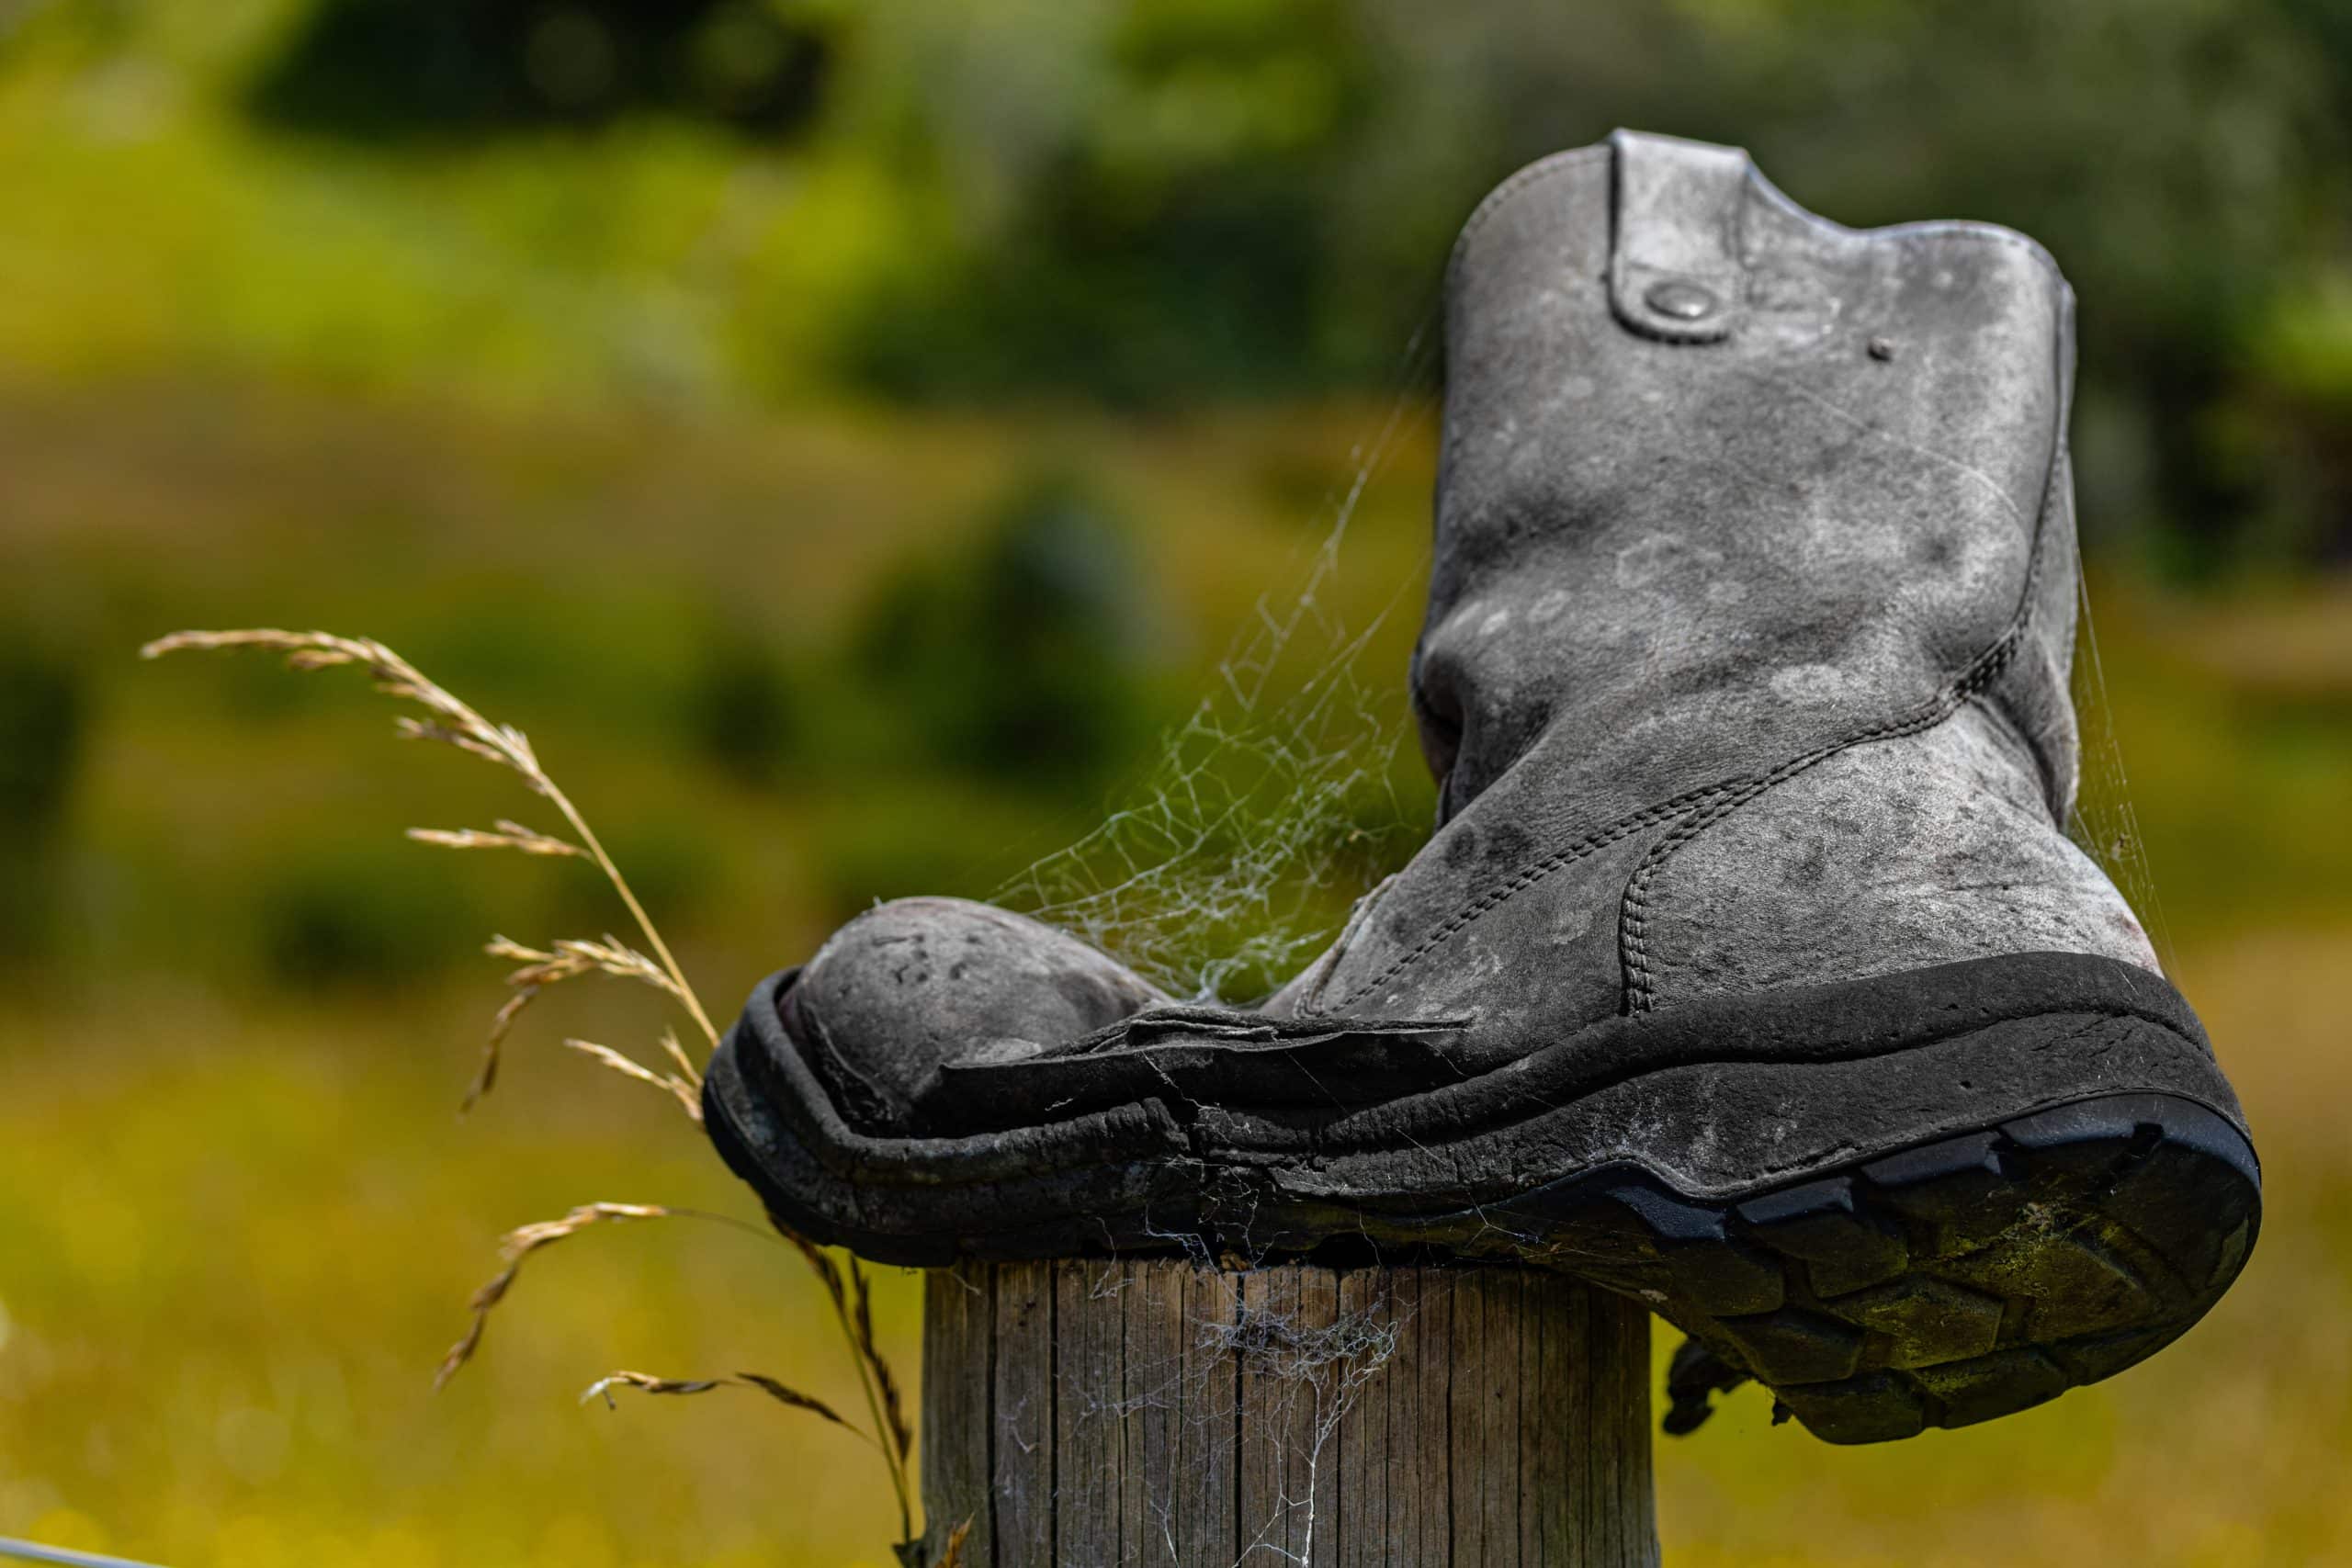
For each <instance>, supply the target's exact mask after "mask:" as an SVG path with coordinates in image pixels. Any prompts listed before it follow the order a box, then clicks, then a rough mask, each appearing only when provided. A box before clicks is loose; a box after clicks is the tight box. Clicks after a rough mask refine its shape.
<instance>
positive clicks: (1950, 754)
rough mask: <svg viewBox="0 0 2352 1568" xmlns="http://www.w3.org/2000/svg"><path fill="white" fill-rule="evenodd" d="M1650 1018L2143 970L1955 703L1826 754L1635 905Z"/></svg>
mask: <svg viewBox="0 0 2352 1568" xmlns="http://www.w3.org/2000/svg"><path fill="white" fill-rule="evenodd" d="M1648 942H1649V960H1650V963H1651V964H1652V967H1653V970H1654V972H1655V975H1656V982H1655V983H1656V987H1657V1005H1658V1006H1661V1007H1670V1006H1672V1005H1674V1003H1675V1002H1676V1001H1678V1000H1684V999H1688V998H1692V997H1698V996H1713V995H1720V994H1723V993H1726V992H1739V991H1749V990H1756V989H1760V988H1763V987H1776V986H1792V985H1810V984H1815V983H1820V982H1826V981H1831V980H1840V979H1858V978H1860V977H1862V976H1871V975H1884V974H1891V973H1894V972H1896V971H1899V970H1905V969H1916V968H1919V967H1922V966H1924V965H1927V964H1945V963H1953V962H1957V961H1959V960H1961V959H1965V958H1982V957H1988V956H1992V955H1995V954H1998V953H2028V952H2039V951H2048V952H2057V953H2097V954H2099V955H2101V956H2104V957H2109V958H2115V959H2119V960H2120V961H2122V962H2124V963H2128V964H2138V965H2139V966H2140V967H2142V968H2143V969H2147V970H2150V971H2152V972H2154V971H2156V970H2157V969H2158V964H2157V963H2156V957H2155V954H2154V952H2153V951H2152V950H2151V949H2150V948H2149V945H2148V940H2147V938H2146V936H2145V935H2144V934H2143V932H2142V931H2141V929H2140V924H2139V922H2138V921H2137V920H2136V919H2133V918H2132V914H2131V908H2130V907H2129V906H2127V905H2126V904H2125V903H2124V901H2123V899H2122V897H2121V896H2120V894H2118V893H2117V892H2116V891H2115V888H2114V886H2113V885H2112V884H2110V883H2109V881H2108V879H2107V877H2106V876H2105V874H2102V873H2101V872H2100V871H2099V869H2098V866H2096V865H2095V864H2093V863H2091V861H2090V859H2089V857H2088V856H2086V855H2085V854H2084V853H2083V852H2082V851H2081V850H2079V849H2077V848H2076V847H2075V845H2074V843H2073V842H2072V841H2071V840H2068V839H2067V838H2066V837H2065V836H2064V834H2062V833H2060V832H2058V831H2057V830H2056V829H2053V828H2052V825H2051V822H2050V815H2049V806H2048V802H2047V801H2046V799H2045V798H2044V797H2043V795H2042V794H2041V788H2040V785H2039V774H2038V773H2037V771H2036V769H2035V767H2034V764H2033V761H2032V758H2031V755H2030V753H2029V752H2028V751H2027V750H2026V749H2025V747H2024V746H2023V745H2022V744H2021V742H2020V741H2019V740H2018V739H2017V737H2016V735H2015V733H2014V732H2013V731H2012V730H2011V729H2010V728H2009V727H2008V726H2007V723H2005V722H2004V721H2003V720H2002V719H2000V718H1999V717H1997V716H1996V715H1995V714H1994V713H1993V712H1992V711H1991V710H1989V709H1988V708H1987V707H1986V706H1985V705H1983V704H1981V703H1971V704H1968V705H1964V706H1962V708H1961V709H1960V711H1959V712H1957V713H1956V714H1954V715H1953V716H1951V718H1949V719H1947V720H1945V721H1944V722H1943V723H1942V724H1940V725H1938V726H1937V727H1935V728H1932V729H1929V730H1928V731H1926V732H1925V733H1924V734H1920V735H1914V736H1906V737H1904V738H1902V739H1894V740H1884V741H1879V742H1875V743H1872V744H1870V745H1864V746H1856V747H1852V748H1850V749H1849V750H1843V751H1840V752H1838V753H1837V754H1836V755H1835V756H1832V757H1830V758H1828V759H1826V761H1821V762H1818V763H1816V764H1815V765H1814V766H1813V767H1811V768H1809V769H1807V770H1805V771H1804V772H1803V773H1799V774H1797V775H1796V776H1795V777H1794V778H1792V779H1790V780H1788V781H1787V782H1785V783H1783V784H1779V785H1777V786H1775V787H1774V788H1772V789H1770V790H1768V791H1766V792H1764V793H1763V794H1762V795H1758V797H1757V798H1755V799H1754V800H1751V801H1749V802H1747V804H1746V805H1744V806H1742V807H1739V808H1738V809H1736V811H1733V812H1731V813H1730V814H1728V815H1727V816H1725V817H1724V818H1721V819H1719V820H1717V821H1715V822H1714V823H1713V824H1712V825H1711V826H1709V827H1708V828H1707V829H1705V830H1704V831H1703V832H1702V833H1701V834H1700V835H1699V836H1698V837H1697V838H1696V839H1695V840H1693V841H1692V842H1691V843H1690V844H1689V845H1688V846H1686V847H1685V848H1683V849H1682V850H1681V851H1680V852H1679V853H1678V854H1677V855H1675V856H1674V857H1673V858H1672V859H1671V860H1670V861H1668V862H1667V863H1666V868H1665V870H1664V871H1663V872H1662V873H1661V874H1660V875H1659V877H1658V879H1657V882H1656V884H1655V885H1654V886H1653V888H1652V890H1651V903H1650V913H1649V920H1648Z"/></svg>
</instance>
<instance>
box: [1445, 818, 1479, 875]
mask: <svg viewBox="0 0 2352 1568" xmlns="http://www.w3.org/2000/svg"><path fill="white" fill-rule="evenodd" d="M1477 858H1478V830H1477V829H1475V828H1472V827H1469V826H1467V825H1466V824H1464V823H1459V822H1457V823H1455V824H1454V825H1453V829H1451V830H1450V831H1449V832H1448V834H1447V836H1446V843H1445V864H1446V869H1447V870H1449V871H1461V870H1463V869H1464V868H1466V867H1467V866H1468V865H1469V864H1470V863H1471V862H1473V861H1475V860H1476V859H1477Z"/></svg>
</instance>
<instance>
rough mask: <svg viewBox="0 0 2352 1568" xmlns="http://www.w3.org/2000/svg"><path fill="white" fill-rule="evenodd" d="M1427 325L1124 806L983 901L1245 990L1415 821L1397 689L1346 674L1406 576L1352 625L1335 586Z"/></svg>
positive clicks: (1334, 918) (1198, 985)
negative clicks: (1405, 780)
mask: <svg viewBox="0 0 2352 1568" xmlns="http://www.w3.org/2000/svg"><path fill="white" fill-rule="evenodd" d="M1427 335H1428V331H1427V324H1426V322H1425V323H1424V325H1423V327H1422V329H1421V330H1419V331H1417V332H1415V333H1413V335H1412V337H1411V339H1410V340H1408V345H1407V348H1406V352H1405V355H1404V362H1403V364H1402V365H1401V366H1400V367H1399V373H1398V382H1399V383H1400V389H1399V390H1397V393H1396V395H1395V397H1394V400H1393V401H1392V403H1391V406H1390V408H1389V410H1388V412H1387V415H1386V417H1385V421H1384V422H1383V423H1382V425H1381V426H1380V428H1379V430H1378V431H1377V432H1376V433H1375V434H1374V435H1373V436H1372V437H1371V438H1369V439H1368V440H1365V441H1361V442H1359V443H1358V444H1357V445H1356V446H1355V447H1354V448H1353V449H1352V450H1351V453H1350V457H1351V461H1352V462H1353V463H1354V465H1355V467H1354V473H1353V477H1352V478H1351V479H1350V481H1349V483H1348V484H1347V486H1346V487H1345V489H1344V490H1342V491H1339V492H1338V493H1337V494H1335V495H1334V496H1333V497H1332V498H1331V499H1330V500H1329V502H1326V504H1325V508H1324V510H1325V512H1326V513H1328V514H1329V525H1328V526H1327V527H1326V528H1325V530H1324V531H1323V534H1322V536H1321V540H1320V542H1319V543H1318V544H1317V546H1316V547H1314V549H1313V551H1312V552H1311V554H1310V555H1309V556H1308V558H1307V559H1306V561H1305V563H1304V568H1303V571H1302V572H1301V576H1300V581H1298V582H1297V585H1296V587H1295V589H1294V590H1293V591H1292V592H1287V593H1282V594H1277V593H1273V592H1269V593H1267V594H1264V595H1261V597H1260V598H1259V600H1258V601H1257V604H1256V605H1255V607H1254V610H1253V611H1252V613H1251V615H1250V617H1249V618H1248V619H1247V620H1245V621H1244V622H1243V624H1242V625H1241V626H1240V627H1239V628H1238V630H1237V631H1236V633H1235V635H1234V638H1233V641H1232V643H1231V644H1230V645H1229V647H1228V648H1227V652H1226V654H1225V656H1224V658H1222V659H1221V660H1219V661H1218V662H1217V665H1216V678H1215V680H1214V681H1213V682H1211V685H1210V688H1209V690H1208V691H1207V693H1206V694H1204V695H1203V696H1202V697H1201V699H1200V700H1199V702H1198V703H1197V704H1195V705H1194V706H1193V709H1192V710H1191V711H1190V712H1189V713H1188V714H1187V715H1186V716H1185V717H1184V718H1183V719H1182V721H1181V722H1179V723H1178V724H1176V725H1175V726H1173V727H1172V728H1170V730H1169V731H1168V732H1167V733H1166V735H1165V736H1163V737H1162V739H1161V743H1160V749H1159V753H1158V755H1157V757H1156V758H1155V759H1154V760H1153V761H1152V762H1151V763H1150V764H1149V765H1148V767H1147V768H1146V769H1145V770H1144V772H1143V773H1142V774H1141V776H1140V778H1139V780H1138V782H1137V784H1136V786H1135V787H1134V788H1133V789H1132V790H1131V791H1130V792H1128V794H1127V795H1126V797H1125V800H1124V801H1123V803H1121V804H1119V805H1118V806H1116V807H1114V809H1113V810H1111V811H1110V812H1109V813H1108V814H1107V815H1106V816H1105V817H1104V818H1103V821H1102V822H1101V823H1100V824H1099V825H1097V826H1096V827H1095V828H1093V829H1091V831H1089V832H1088V833H1087V834H1086V835H1085V836H1084V837H1082V838H1080V840H1078V841H1077V842H1075V843H1073V844H1070V845H1069V846H1068V847H1066V848H1064V849H1061V850H1057V851H1056V852H1053V853H1051V854H1048V855H1046V857H1045V858H1043V859H1042V860H1039V861H1036V862H1035V863H1032V864H1031V865H1029V866H1028V867H1026V868H1025V869H1023V870H1022V871H1021V872H1019V873H1017V874H1014V875H1013V876H1012V878H1010V879H1009V880H1008V881H1006V882H1005V883H1004V884H1003V885H1002V886H999V887H998V888H997V889H996V890H995V891H994V892H993V893H992V894H991V895H990V896H989V897H990V901H991V902H993V903H997V904H1001V905H1003V906H1005V907H1006V908H1013V909H1018V910H1020V911H1022V912H1023V913H1025V914H1029V915H1033V916H1035V917H1036V918H1037V919H1042V920H1045V921H1046V922H1048V923H1050V924H1053V925H1057V926H1059V927H1061V928H1062V929H1063V930H1065V931H1069V932H1070V933H1072V934H1073V935H1075V936H1077V937H1079V938H1080V939H1081V940H1082V941H1085V942H1090V943H1091V944H1092V945H1094V946H1095V947H1098V948H1100V949H1102V950H1103V952H1106V953H1112V954H1114V956H1116V957H1118V958H1120V959H1121V960H1123V961H1124V962H1125V963H1126V964H1128V965H1129V966H1130V967H1132V968H1133V969H1135V970H1136V973H1138V974H1140V975H1142V976H1144V977H1145V978H1147V979H1148V980H1150V981H1151V982H1153V983H1154V984H1155V985H1158V986H1159V987H1162V988H1163V989H1165V990H1167V991H1169V992H1170V993H1171V994H1173V995H1175V996H1177V997H1179V998H1185V999H1189V1000H1195V1001H1207V1000H1216V999H1243V1000H1246V999H1249V998H1250V997H1251V996H1253V995H1256V994H1261V993H1262V992H1263V991H1265V990H1267V989H1270V988H1272V987H1273V986H1274V985H1277V984H1279V983H1280V982H1281V981H1282V980H1283V979H1285V978H1287V977H1288V976H1290V975H1291V974H1292V973H1293V972H1295V970H1296V969H1297V968H1298V967H1299V966H1300V965H1301V964H1302V963H1303V962H1304V960H1305V959H1306V957H1307V956H1308V955H1309V954H1311V953H1314V952H1315V951H1317V950H1318V949H1319V948H1321V947H1322V946H1323V945H1324V944H1325V943H1326V942H1328V941H1329V939H1330V937H1331V935H1332V934H1333V932H1334V931H1336V930H1337V928H1338V926H1339V924H1340V918H1341V917H1343V916H1344V914H1345V912H1346V908H1347V904H1348V902H1349V901H1350V900H1351V898H1352V897H1355V896H1357V895H1360V894H1362V893H1363V892H1364V891H1365V890H1366V889H1367V888H1368V887H1369V886H1370V884H1371V882H1372V881H1373V880H1374V868H1375V867H1376V866H1377V864H1378V863H1379V860H1380V858H1381V852H1382V849H1383V847H1384V845H1385V843H1387V842H1388V841H1390V840H1393V839H1394V838H1396V837H1397V836H1399V835H1402V834H1408V833H1410V832H1411V831H1412V830H1413V829H1412V825H1411V824H1410V823H1408V820H1407V815H1406V812H1405V810H1404V808H1403V807H1402V805H1401V803H1400V802H1399V801H1398V800H1397V795H1396V793H1395V790H1394V788H1393V785H1392V784H1391V774H1390V770H1391V765H1392V764H1393V762H1394V761H1395V760H1396V755H1397V745H1398V743H1399V741H1400V740H1401V739H1402V738H1403V736H1404V734H1405V733H1406V728H1407V727H1406V724H1405V721H1404V714H1403V702H1402V692H1401V682H1397V681H1396V680H1395V679H1394V677H1393V676H1392V675H1389V674H1387V673H1385V672H1384V673H1383V674H1382V676H1381V677H1379V678H1378V679H1377V680H1375V681H1372V682H1367V681H1365V680H1364V679H1363V678H1361V677H1360V676H1359V674H1358V671H1357V664H1358V662H1359V660H1360V658H1361V656H1362V654H1363V649H1364V648H1365V646H1366V645H1367V643H1368V642H1369V641H1370V640H1371V638H1372V637H1373V636H1374V634H1375V633H1376V632H1377V631H1378V630H1379V629H1380V627H1381V626H1383V625H1384V624H1385V620H1386V618H1387V616H1388V615H1390V614H1391V613H1393V612H1394V611H1395V610H1396V608H1397V604H1398V602H1399V601H1400V600H1401V599H1402V598H1403V596H1404V592H1405V589H1406V587H1407V586H1408V584H1404V583H1400V584H1399V585H1398V586H1397V591H1396V592H1394V593H1392V594H1391V595H1390V596H1389V598H1388V600H1387V602H1386V603H1385V604H1384V606H1383V607H1382V608H1381V610H1380V611H1379V612H1378V613H1376V614H1375V615H1373V616H1372V617H1371V618H1370V619H1369V620H1367V621H1365V622H1364V623H1363V625H1361V626H1351V625H1349V624H1348V623H1347V622H1346V621H1345V620H1344V619H1343V617H1342V616H1341V615H1340V610H1339V608H1338V606H1337V604H1335V596H1334V594H1333V592H1332V590H1333V588H1334V586H1335V583H1336V581H1337V580H1338V578H1339V575H1340V569H1341V562H1342V552H1343V548H1344V547H1345V545H1346V543H1347V538H1348V529H1349V525H1350V524H1351V522H1352V521H1353V519H1354V516H1355V513H1356V509H1357V507H1358V505H1359V503H1360V502H1362V500H1363V494H1364V491H1365V489H1366V488H1367V487H1368V486H1369V485H1370V484H1371V482H1372V480H1373V479H1374V478H1375V477H1376V476H1377V475H1378V474H1379V473H1380V472H1381V471H1382V470H1383V469H1384V468H1385V467H1386V465H1387V463H1388V462H1389V460H1390V459H1391V458H1392V457H1394V456H1395V454H1396V452H1397V449H1398V447H1399V446H1400V445H1401V444H1402V443H1403V441H1404V440H1405V438H1406V437H1407V436H1408V435H1409V434H1413V433H1414V432H1416V431H1418V430H1419V428H1420V426H1421V425H1422V423H1424V422H1425V421H1426V419H1427V417H1428V413H1427V407H1426V403H1425V400H1423V398H1422V397H1421V396H1420V395H1419V393H1417V392H1416V391H1415V390H1413V387H1414V386H1415V383H1416V378H1417V377H1418V375H1419V371H1420V370H1421V368H1422V367H1423V365H1424V363H1425V355H1426V351H1427V345H1426V342H1425V340H1426V338H1427Z"/></svg>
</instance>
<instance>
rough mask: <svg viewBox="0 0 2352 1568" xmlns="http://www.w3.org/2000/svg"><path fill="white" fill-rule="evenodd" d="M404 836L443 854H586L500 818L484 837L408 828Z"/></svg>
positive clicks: (460, 830) (462, 831)
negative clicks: (500, 852) (510, 852)
mask: <svg viewBox="0 0 2352 1568" xmlns="http://www.w3.org/2000/svg"><path fill="white" fill-rule="evenodd" d="M408 836H409V837H410V838H411V839H413V840H416V842H418V843H420V844H438V845H440V846H441V847H442V848H443V849H447V850H520V851H521V852H523V853H525V854H526V855H548V856H558V855H584V854H586V853H587V851H585V850H583V849H582V848H581V847H580V846H579V845H578V844H574V843H570V842H567V841H566V840H562V839H558V838H555V837H553V836H551V835H549V834H547V833H542V832H540V831H538V830H537V829H533V828H526V827H524V826H523V825H522V824H521V823H520V822H509V821H507V820H506V819H505V818H499V820H498V821H497V823H496V824H494V830H493V831H491V832H488V833H485V832H482V831H481V829H475V828H411V829H409V830H408Z"/></svg>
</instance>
